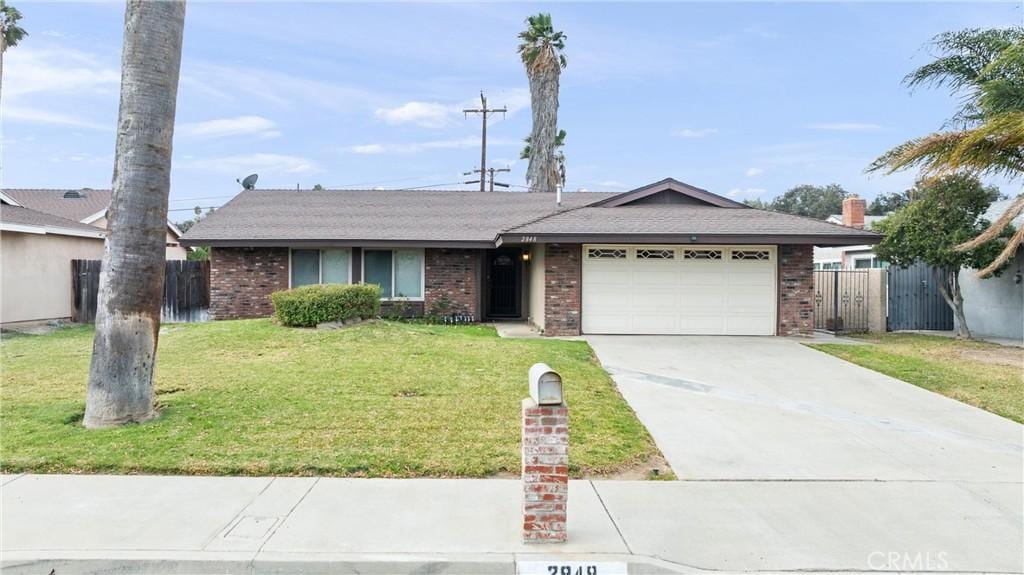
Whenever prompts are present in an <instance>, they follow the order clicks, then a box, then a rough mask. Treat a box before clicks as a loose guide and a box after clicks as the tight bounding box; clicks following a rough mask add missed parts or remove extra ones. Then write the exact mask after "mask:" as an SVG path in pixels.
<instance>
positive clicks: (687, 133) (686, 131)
mask: <svg viewBox="0 0 1024 575" xmlns="http://www.w3.org/2000/svg"><path fill="white" fill-rule="evenodd" d="M717 133H718V129H717V128H701V129H698V130H693V129H690V128H683V129H682V130H675V131H674V132H672V135H673V136H676V137H678V138H704V137H707V136H711V135H714V134H717Z"/></svg>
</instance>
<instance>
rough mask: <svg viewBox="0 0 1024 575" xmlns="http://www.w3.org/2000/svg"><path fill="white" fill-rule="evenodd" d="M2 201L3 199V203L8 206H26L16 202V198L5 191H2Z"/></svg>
mask: <svg viewBox="0 0 1024 575" xmlns="http://www.w3.org/2000/svg"><path fill="white" fill-rule="evenodd" d="M0 201H3V203H5V204H7V205H8V206H15V207H18V208H23V207H25V206H23V205H21V204H19V203H18V202H16V201H15V200H14V198H12V197H11V196H8V195H7V194H5V193H3V192H0Z"/></svg>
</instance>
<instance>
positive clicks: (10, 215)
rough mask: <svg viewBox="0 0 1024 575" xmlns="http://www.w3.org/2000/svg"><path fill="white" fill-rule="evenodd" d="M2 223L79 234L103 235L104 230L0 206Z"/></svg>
mask: <svg viewBox="0 0 1024 575" xmlns="http://www.w3.org/2000/svg"><path fill="white" fill-rule="evenodd" d="M0 222H2V223H5V224H17V225H22V226H33V227H43V228H60V229H64V230H72V231H78V232H89V233H93V234H97V235H100V236H101V235H102V234H103V230H102V229H100V228H97V227H95V226H90V225H89V224H83V223H80V222H76V221H73V220H69V219H67V218H62V217H60V216H55V215H53V214H45V213H43V212H40V211H37V210H31V209H29V208H25V207H19V206H8V205H7V204H0Z"/></svg>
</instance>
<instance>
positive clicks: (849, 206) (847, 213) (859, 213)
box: [843, 194, 868, 229]
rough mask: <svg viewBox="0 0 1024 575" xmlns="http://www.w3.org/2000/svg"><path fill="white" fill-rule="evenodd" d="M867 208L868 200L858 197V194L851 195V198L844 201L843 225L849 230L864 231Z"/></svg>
mask: <svg viewBox="0 0 1024 575" xmlns="http://www.w3.org/2000/svg"><path fill="white" fill-rule="evenodd" d="M867 207H868V202H867V200H865V199H863V198H859V197H857V194H851V195H850V197H848V198H846V199H845V200H843V225H844V226H846V227H848V228H861V229H863V228H864V210H865V209H867Z"/></svg>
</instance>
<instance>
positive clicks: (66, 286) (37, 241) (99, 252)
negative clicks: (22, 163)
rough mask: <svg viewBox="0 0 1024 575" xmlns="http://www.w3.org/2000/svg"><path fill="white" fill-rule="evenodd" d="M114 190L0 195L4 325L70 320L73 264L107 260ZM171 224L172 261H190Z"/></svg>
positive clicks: (169, 256)
mask: <svg viewBox="0 0 1024 575" xmlns="http://www.w3.org/2000/svg"><path fill="white" fill-rule="evenodd" d="M111 195H112V194H111V191H110V190H93V189H88V188H86V189H80V190H54V189H4V190H2V191H0V325H3V326H8V327H10V326H13V325H15V324H30V323H35V322H43V321H50V320H60V319H69V318H70V317H71V312H72V303H73V302H72V293H71V285H72V284H71V260H75V259H84V260H99V259H102V258H103V242H104V239H105V238H106V235H107V209H108V208H109V207H110V199H111ZM181 235H182V232H181V230H179V229H178V228H177V227H176V226H175V225H174V224H172V223H171V222H167V248H166V250H167V251H166V255H167V259H185V257H186V255H187V254H188V249H187V248H185V247H184V246H182V245H181V241H180V238H181Z"/></svg>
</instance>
